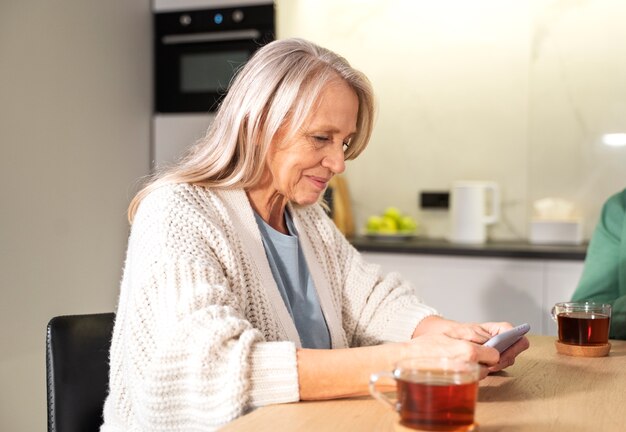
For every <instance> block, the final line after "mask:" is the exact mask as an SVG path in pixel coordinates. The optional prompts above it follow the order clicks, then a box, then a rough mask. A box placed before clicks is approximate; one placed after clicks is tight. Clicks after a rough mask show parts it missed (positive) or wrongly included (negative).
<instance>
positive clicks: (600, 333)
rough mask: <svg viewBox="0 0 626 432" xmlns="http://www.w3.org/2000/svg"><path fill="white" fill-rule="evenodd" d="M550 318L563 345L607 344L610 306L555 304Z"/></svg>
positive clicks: (600, 304)
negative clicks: (556, 327)
mask: <svg viewBox="0 0 626 432" xmlns="http://www.w3.org/2000/svg"><path fill="white" fill-rule="evenodd" d="M552 317H553V318H554V319H555V321H556V322H557V325H558V334H559V341H560V342H562V343H564V344H570V345H580V346H594V345H605V344H607V343H608V342H609V328H610V325H611V305H609V304H602V303H592V302H584V303H574V302H569V303H557V304H556V305H555V306H554V308H553V309H552Z"/></svg>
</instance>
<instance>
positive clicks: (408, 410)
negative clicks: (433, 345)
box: [369, 357, 480, 431]
mask: <svg viewBox="0 0 626 432" xmlns="http://www.w3.org/2000/svg"><path fill="white" fill-rule="evenodd" d="M381 378H391V379H393V380H395V385H396V399H395V400H393V399H391V398H390V397H389V396H388V395H386V394H385V393H383V392H381V391H380V390H379V389H378V388H377V384H378V381H379V380H380V379H381ZM479 378H480V366H479V365H478V363H475V362H468V361H463V360H460V359H455V358H447V357H416V358H409V359H405V360H401V361H400V362H398V363H397V364H396V366H395V368H394V370H393V371H383V372H376V373H374V374H372V375H371V377H370V382H369V389H370V393H371V394H372V396H373V397H374V398H376V399H377V400H379V401H380V402H383V403H385V404H388V405H389V406H390V407H391V408H392V409H393V410H394V411H396V412H398V413H399V414H400V424H401V425H403V426H406V427H408V428H411V429H417V430H422V431H472V430H476V426H475V423H474V412H475V410H476V399H477V397H478V381H479ZM389 390H391V389H389Z"/></svg>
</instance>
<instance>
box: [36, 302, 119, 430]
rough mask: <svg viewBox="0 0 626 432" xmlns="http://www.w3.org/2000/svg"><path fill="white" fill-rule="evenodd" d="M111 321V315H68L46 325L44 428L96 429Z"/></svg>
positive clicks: (106, 378) (105, 380)
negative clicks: (46, 423)
mask: <svg viewBox="0 0 626 432" xmlns="http://www.w3.org/2000/svg"><path fill="white" fill-rule="evenodd" d="M114 319H115V315H114V314H113V313H103V314H93V315H68V316H58V317H54V318H52V319H51V320H50V322H49V323H48V334H47V337H46V372H47V382H48V432H90V431H94V432H95V431H98V430H99V429H100V426H101V425H102V408H103V406H104V399H105V398H106V395H107V392H108V383H109V349H110V347H111V336H112V334H113V321H114Z"/></svg>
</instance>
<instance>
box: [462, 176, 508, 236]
mask: <svg viewBox="0 0 626 432" xmlns="http://www.w3.org/2000/svg"><path fill="white" fill-rule="evenodd" d="M489 194H491V200H488V197H489ZM488 202H489V203H490V206H489V209H487V203H488ZM499 218H500V188H499V187H498V185H497V184H496V183H493V182H484V181H458V182H454V184H453V185H452V196H451V205H450V241H451V242H455V243H474V244H480V243H484V242H485V241H486V240H487V225H490V224H494V223H496V222H497V221H498V219H499Z"/></svg>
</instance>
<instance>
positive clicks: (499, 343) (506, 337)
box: [485, 323, 530, 353]
mask: <svg viewBox="0 0 626 432" xmlns="http://www.w3.org/2000/svg"><path fill="white" fill-rule="evenodd" d="M528 330H530V325H529V324H528V323H524V324H521V325H518V326H517V327H513V328H512V329H511V330H507V331H505V332H504V333H500V334H498V335H495V336H494V337H492V338H491V339H489V340H488V341H487V342H485V346H489V347H493V348H495V349H497V350H498V351H499V352H500V353H503V352H504V351H505V350H506V349H507V348H508V347H510V346H511V345H513V344H514V343H515V342H517V341H518V340H520V339H521V338H522V336H524V335H525V334H526V333H528Z"/></svg>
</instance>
